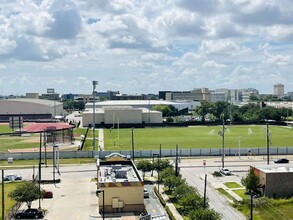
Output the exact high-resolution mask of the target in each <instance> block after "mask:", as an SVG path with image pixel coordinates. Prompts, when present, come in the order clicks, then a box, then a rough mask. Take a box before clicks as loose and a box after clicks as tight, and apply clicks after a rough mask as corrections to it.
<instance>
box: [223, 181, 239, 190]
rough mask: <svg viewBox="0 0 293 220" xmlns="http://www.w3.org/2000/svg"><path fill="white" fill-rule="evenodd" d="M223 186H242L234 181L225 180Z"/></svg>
mask: <svg viewBox="0 0 293 220" xmlns="http://www.w3.org/2000/svg"><path fill="white" fill-rule="evenodd" d="M224 185H225V186H227V187H228V188H230V189H231V188H242V187H243V186H241V185H239V184H238V183H236V182H226V183H224Z"/></svg>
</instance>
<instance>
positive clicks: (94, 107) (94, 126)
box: [93, 80, 99, 151]
mask: <svg viewBox="0 0 293 220" xmlns="http://www.w3.org/2000/svg"><path fill="white" fill-rule="evenodd" d="M98 83H99V81H95V80H94V81H93V151H95V150H96V86H97V85H98Z"/></svg>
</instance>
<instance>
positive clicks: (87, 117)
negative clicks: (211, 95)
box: [82, 112, 105, 127]
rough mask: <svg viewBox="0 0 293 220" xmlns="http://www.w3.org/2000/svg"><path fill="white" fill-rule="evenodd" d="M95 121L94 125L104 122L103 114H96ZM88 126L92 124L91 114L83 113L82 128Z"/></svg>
mask: <svg viewBox="0 0 293 220" xmlns="http://www.w3.org/2000/svg"><path fill="white" fill-rule="evenodd" d="M95 121H96V124H101V123H102V122H104V121H105V120H104V112H96V115H95ZM89 124H91V125H92V124H93V113H91V112H84V113H83V115H82V126H83V127H87V126H88V125H89Z"/></svg>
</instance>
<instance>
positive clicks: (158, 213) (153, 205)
mask: <svg viewBox="0 0 293 220" xmlns="http://www.w3.org/2000/svg"><path fill="white" fill-rule="evenodd" d="M145 188H147V189H148V191H149V194H150V197H149V198H145V200H144V201H145V206H146V210H147V212H148V214H150V215H152V219H155V217H157V218H156V219H161V220H168V219H169V218H168V215H167V214H166V211H165V210H164V208H163V206H162V205H161V203H160V202H159V201H158V198H157V196H156V195H155V192H154V190H153V189H154V186H153V185H145Z"/></svg>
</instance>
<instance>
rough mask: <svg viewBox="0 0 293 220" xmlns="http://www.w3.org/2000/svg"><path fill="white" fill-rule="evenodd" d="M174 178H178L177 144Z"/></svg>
mask: <svg viewBox="0 0 293 220" xmlns="http://www.w3.org/2000/svg"><path fill="white" fill-rule="evenodd" d="M175 176H179V172H178V144H177V145H176V157H175Z"/></svg>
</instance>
